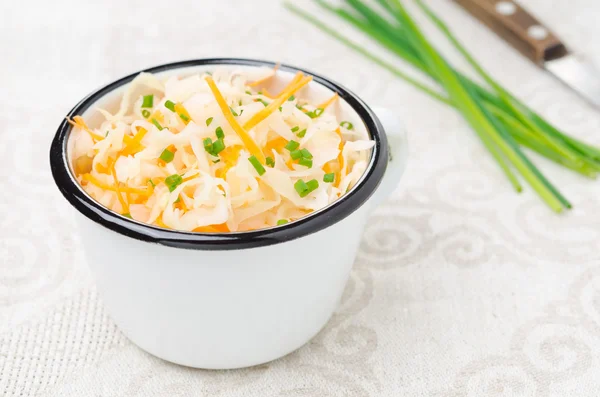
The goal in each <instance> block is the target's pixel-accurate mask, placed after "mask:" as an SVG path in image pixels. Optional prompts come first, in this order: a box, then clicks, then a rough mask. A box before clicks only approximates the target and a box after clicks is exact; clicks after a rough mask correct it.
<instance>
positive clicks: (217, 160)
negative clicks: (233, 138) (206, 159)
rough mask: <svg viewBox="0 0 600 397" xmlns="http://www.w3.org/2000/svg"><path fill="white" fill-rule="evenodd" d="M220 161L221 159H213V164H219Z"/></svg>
mask: <svg viewBox="0 0 600 397" xmlns="http://www.w3.org/2000/svg"><path fill="white" fill-rule="evenodd" d="M220 162H221V159H216V160H213V164H217V163H220Z"/></svg>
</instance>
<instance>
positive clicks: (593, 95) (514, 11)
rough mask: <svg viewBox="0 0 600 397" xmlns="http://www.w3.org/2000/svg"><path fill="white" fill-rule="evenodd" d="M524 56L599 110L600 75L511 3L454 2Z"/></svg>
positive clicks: (485, 0) (508, 0)
mask: <svg viewBox="0 0 600 397" xmlns="http://www.w3.org/2000/svg"><path fill="white" fill-rule="evenodd" d="M454 1H455V2H456V3H458V4H460V5H461V6H462V7H464V8H465V9H466V10H467V11H469V13H471V14H472V15H473V16H475V17H476V18H477V19H479V20H480V21H482V22H483V23H485V24H486V25H487V26H488V27H490V28H491V29H492V30H493V31H495V32H496V33H497V34H498V35H499V36H500V37H502V38H504V39H505V40H506V41H508V42H509V43H510V44H511V45H512V46H513V47H515V48H516V49H517V50H519V51H520V52H521V53H522V54H523V55H525V56H526V57H527V58H529V59H530V60H532V61H533V62H534V63H536V64H537V65H538V66H540V67H542V68H544V69H546V70H547V71H548V72H550V73H551V74H553V75H554V76H555V77H557V78H558V79H559V80H560V81H562V82H563V83H564V84H566V85H567V86H568V87H570V88H571V89H573V90H574V91H575V92H577V93H578V94H579V95H581V97H583V98H584V99H586V100H587V101H588V102H589V103H591V104H592V105H594V106H596V107H598V108H600V72H598V71H597V69H596V68H595V67H594V66H593V65H592V64H591V63H589V62H588V61H586V60H585V59H584V58H582V57H580V56H578V55H576V54H573V53H572V52H571V51H570V50H569V49H568V48H567V47H566V46H565V45H564V44H563V43H562V42H561V41H560V39H559V38H558V37H557V36H556V35H555V34H554V33H552V32H551V31H550V29H548V28H547V27H545V26H544V25H543V24H542V23H540V22H539V21H538V20H537V19H536V18H535V17H533V16H532V15H531V14H530V13H529V12H527V11H526V10H525V9H524V8H523V7H521V6H519V5H518V4H517V3H515V2H514V1H512V0H454Z"/></svg>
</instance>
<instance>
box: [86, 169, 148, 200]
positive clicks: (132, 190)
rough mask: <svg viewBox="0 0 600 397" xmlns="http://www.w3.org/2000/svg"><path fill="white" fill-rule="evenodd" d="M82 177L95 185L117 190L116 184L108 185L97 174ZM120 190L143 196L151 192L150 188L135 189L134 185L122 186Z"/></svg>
mask: <svg viewBox="0 0 600 397" xmlns="http://www.w3.org/2000/svg"><path fill="white" fill-rule="evenodd" d="M81 178H82V179H83V180H84V181H86V182H89V183H91V184H93V185H96V186H98V187H99V188H101V189H104V190H110V191H112V192H116V191H117V189H116V188H115V187H114V186H111V185H108V184H106V183H104V182H102V181H100V180H98V179H97V178H96V177H95V176H93V175H92V174H83V175H81ZM120 190H121V191H122V192H128V193H133V194H139V195H142V196H149V195H150V192H149V191H148V189H135V188H132V187H121V188H120Z"/></svg>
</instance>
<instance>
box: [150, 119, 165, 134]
mask: <svg viewBox="0 0 600 397" xmlns="http://www.w3.org/2000/svg"><path fill="white" fill-rule="evenodd" d="M152 124H154V125H155V126H156V128H158V130H159V131H162V130H163V126H162V125H160V123H159V122H158V121H156V119H152Z"/></svg>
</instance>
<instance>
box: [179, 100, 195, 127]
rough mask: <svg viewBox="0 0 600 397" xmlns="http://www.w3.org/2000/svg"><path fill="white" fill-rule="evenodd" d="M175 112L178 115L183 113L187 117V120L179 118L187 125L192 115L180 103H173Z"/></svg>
mask: <svg viewBox="0 0 600 397" xmlns="http://www.w3.org/2000/svg"><path fill="white" fill-rule="evenodd" d="M175 113H177V114H179V115H181V114H183V115H184V116H185V117H187V120H185V119H181V121H183V122H184V124H185V125H187V124H188V123H189V122H190V120H191V119H192V116H190V114H189V113H188V111H187V109H186V108H185V107H184V106H183V105H182V104H180V103H176V104H175Z"/></svg>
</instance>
